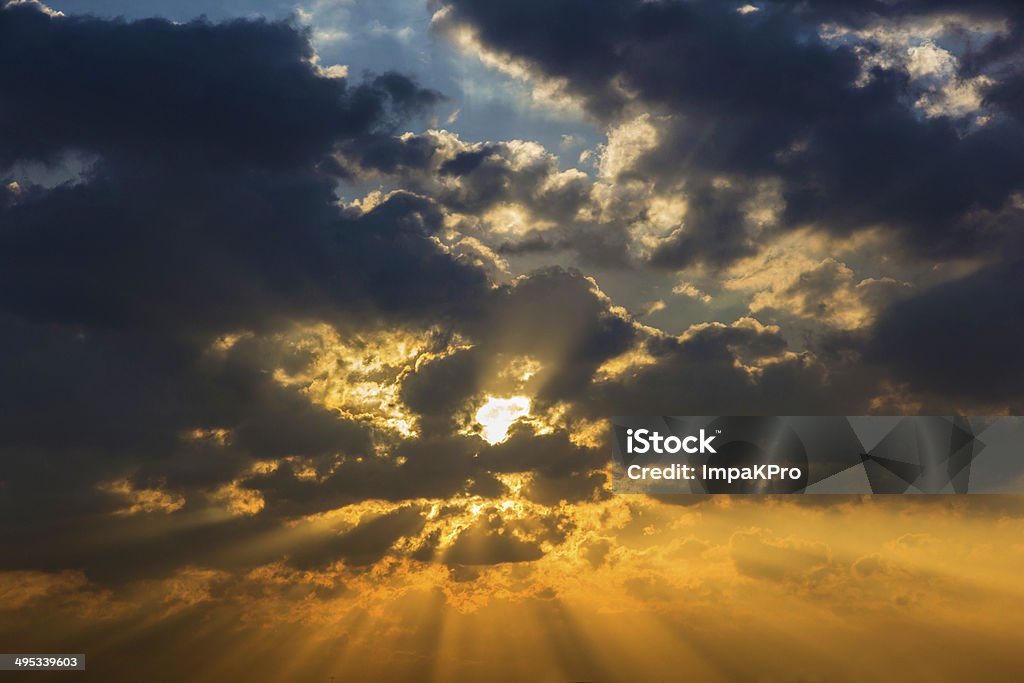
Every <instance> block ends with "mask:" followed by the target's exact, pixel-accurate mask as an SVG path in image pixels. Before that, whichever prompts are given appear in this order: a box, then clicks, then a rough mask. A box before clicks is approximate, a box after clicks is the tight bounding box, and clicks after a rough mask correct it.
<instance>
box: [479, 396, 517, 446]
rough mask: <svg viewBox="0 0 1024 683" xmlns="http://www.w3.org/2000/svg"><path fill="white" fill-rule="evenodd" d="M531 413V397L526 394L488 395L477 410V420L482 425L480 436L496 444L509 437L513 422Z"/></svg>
mask: <svg viewBox="0 0 1024 683" xmlns="http://www.w3.org/2000/svg"><path fill="white" fill-rule="evenodd" d="M529 414H530V399H529V398H527V397H526V396H510V397H508V398H497V397H495V396H488V397H487V400H486V401H485V402H484V404H483V405H482V406H480V409H479V410H477V411H476V422H477V424H479V425H480V427H481V431H480V438H482V439H483V440H484V441H486V442H487V443H489V444H491V445H494V444H496V443H501V442H502V441H504V440H505V439H507V438H508V430H509V428H510V427H511V426H512V423H513V422H515V421H516V420H518V419H519V418H521V417H526V416H527V415H529Z"/></svg>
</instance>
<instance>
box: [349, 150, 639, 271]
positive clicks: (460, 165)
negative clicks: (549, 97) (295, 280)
mask: <svg viewBox="0 0 1024 683" xmlns="http://www.w3.org/2000/svg"><path fill="white" fill-rule="evenodd" d="M340 152H341V165H342V168H343V169H345V172H348V173H351V174H353V175H358V176H369V177H375V176H376V175H377V174H384V175H386V176H390V177H391V178H392V179H393V180H394V181H396V182H398V183H400V184H401V185H402V186H403V187H405V188H407V189H409V190H411V191H414V192H417V193H421V194H426V195H428V196H430V197H432V198H434V199H435V200H436V201H437V202H438V203H440V204H441V205H442V206H444V207H445V209H447V210H448V211H450V212H454V213H457V214H462V215H465V216H469V217H472V218H477V217H481V216H484V215H485V214H486V213H487V212H488V211H491V210H492V209H495V208H496V207H502V206H513V207H516V208H519V209H522V210H523V212H524V213H525V214H527V216H528V217H527V218H526V219H525V220H524V221H523V225H522V226H517V227H516V229H515V230H513V233H514V234H511V235H505V236H502V234H501V233H502V229H501V228H500V227H498V229H497V232H492V230H494V226H493V225H491V226H482V225H480V224H460V225H459V230H460V231H462V232H464V233H465V234H467V235H470V236H472V237H475V238H478V239H480V240H481V241H483V242H485V243H486V244H488V245H491V246H493V247H494V248H495V249H496V250H497V251H498V252H499V253H501V254H505V255H508V254H522V253H531V252H534V253H535V252H539V251H561V250H572V251H574V252H575V253H576V254H578V255H579V256H580V257H581V259H582V261H583V262H585V263H588V264H595V265H603V266H612V267H621V266H623V265H625V264H626V263H627V262H628V256H627V253H626V248H625V246H626V242H627V241H628V235H627V233H626V224H625V223H624V222H623V221H604V222H601V223H600V224H598V223H595V222H594V221H593V219H592V218H587V217H581V214H592V213H593V212H594V211H595V209H596V207H595V205H594V202H593V197H592V193H593V186H594V181H593V179H592V178H591V177H589V176H587V175H586V174H584V173H583V172H581V171H579V170H578V169H572V170H569V171H563V170H562V169H561V168H560V167H559V159H558V157H557V156H555V155H554V154H552V153H550V152H548V151H546V150H544V149H543V148H541V147H540V146H538V145H536V144H533V143H525V144H524V143H523V142H522V141H516V140H514V141H507V142H482V143H467V142H465V141H463V140H461V139H460V138H458V137H457V136H455V135H453V134H451V133H448V132H446V131H429V132H427V133H424V134H421V135H412V134H406V135H402V136H400V137H396V136H386V135H379V134H378V135H374V136H372V139H371V141H369V142H368V141H367V140H362V139H361V140H358V141H356V142H355V143H353V144H349V145H342V146H341V149H340ZM536 225H543V226H544V229H543V230H541V229H538V228H536V227H534V226H536ZM520 233H521V234H520Z"/></svg>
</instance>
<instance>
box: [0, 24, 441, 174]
mask: <svg viewBox="0 0 1024 683" xmlns="http://www.w3.org/2000/svg"><path fill="white" fill-rule="evenodd" d="M313 56H314V53H313V50H312V47H311V46H310V43H309V38H308V35H307V34H306V33H305V32H304V31H303V30H300V29H299V28H297V27H296V26H295V25H292V24H289V23H280V22H266V21H241V20H236V21H231V22H227V23H222V24H209V23H206V22H203V21H196V22H192V23H189V24H185V25H175V24H172V23H170V22H168V21H165V20H158V19H151V20H144V21H138V22H131V23H128V22H124V21H104V20H99V19H94V18H89V17H75V16H72V17H65V18H58V17H52V16H49V15H47V14H45V13H43V12H41V11H39V10H38V9H37V8H36V7H35V6H33V5H32V4H14V5H6V6H5V7H4V8H3V11H2V12H0V61H2V62H3V64H4V69H3V71H2V72H0V97H3V100H4V102H5V106H4V108H3V110H2V111H0V128H3V129H4V130H6V131H12V132H14V131H16V134H14V135H5V136H4V137H3V139H2V140H0V167H2V166H4V165H7V164H9V163H11V162H13V161H16V160H24V159H52V158H53V157H54V155H56V154H58V153H60V152H61V151H64V150H66V149H68V148H79V149H87V150H91V151H97V152H100V153H102V154H105V155H111V156H119V155H122V154H123V155H127V156H129V157H131V158H133V159H134V160H135V161H136V162H138V161H139V160H141V159H145V158H146V157H148V156H150V155H156V156H157V158H156V159H153V161H154V162H157V163H159V164H160V166H161V167H166V166H167V165H168V164H169V163H182V164H197V163H200V162H201V163H203V164H225V165H229V166H232V167H246V166H257V167H276V166H286V167H293V166H294V165H296V164H302V163H307V162H309V161H315V160H317V159H318V158H319V157H321V156H323V155H324V154H326V153H327V152H329V150H330V147H331V145H332V144H333V143H335V142H339V141H341V140H345V139H351V138H354V137H357V136H360V135H363V134H367V133H370V132H373V131H379V130H384V129H387V128H389V127H392V126H394V125H395V124H396V123H397V122H398V121H399V120H401V119H402V118H403V117H405V116H408V115H409V114H414V113H417V112H418V111H421V110H422V108H423V107H425V106H430V105H432V104H434V103H436V102H437V101H438V99H439V97H440V95H439V94H438V93H436V92H433V91H429V90H423V89H421V88H419V87H417V86H416V85H415V83H413V82H412V81H410V80H409V79H408V78H407V77H405V76H401V75H398V74H385V75H382V76H378V77H376V78H373V79H372V80H370V81H368V82H366V83H363V84H360V85H356V86H352V85H351V84H350V83H349V82H348V80H347V79H344V78H323V77H321V76H320V75H319V74H318V73H317V70H316V68H315V67H314V66H313V64H312V63H311V62H310V60H311V59H312V58H313Z"/></svg>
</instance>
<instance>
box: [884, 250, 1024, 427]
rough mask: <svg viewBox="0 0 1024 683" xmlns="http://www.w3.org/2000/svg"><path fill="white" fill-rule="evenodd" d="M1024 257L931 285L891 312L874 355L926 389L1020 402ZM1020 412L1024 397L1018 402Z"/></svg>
mask: <svg viewBox="0 0 1024 683" xmlns="http://www.w3.org/2000/svg"><path fill="white" fill-rule="evenodd" d="M1022 311H1024V262H1020V261H1018V262H1016V263H1010V264H1007V265H1005V266H1000V267H997V268H993V269H988V270H983V271H981V272H979V273H977V274H975V275H971V276H969V277H966V278H964V279H962V280H955V281H953V282H949V283H946V284H943V285H939V286H938V287H935V288H933V289H930V290H928V291H926V292H924V293H922V294H920V295H919V296H917V297H915V298H912V299H908V300H906V301H902V302H900V303H897V304H895V305H894V306H892V307H891V308H890V309H889V310H888V311H886V312H885V314H884V315H883V317H882V318H881V320H880V321H879V323H878V325H877V329H876V331H875V334H874V336H873V338H872V339H871V341H870V343H869V344H870V353H869V355H870V357H871V359H872V360H873V361H875V362H878V363H882V364H885V365H887V366H888V367H889V368H890V369H891V371H892V372H893V374H894V375H895V376H896V377H897V378H899V379H902V380H905V381H909V382H911V383H913V385H914V386H918V387H921V388H922V389H924V390H928V391H932V392H935V393H938V394H944V395H948V396H957V397H963V398H967V399H973V400H977V401H1004V400H1005V401H1019V400H1020V398H1021V396H1022V390H1021V378H1022V377H1024V355H1022V353H1021V349H1022V348H1024V320H1022V317H1021V312H1022ZM1015 407H1016V409H1017V410H1016V412H1018V413H1019V411H1020V404H1019V403H1017V404H1016V406H1015Z"/></svg>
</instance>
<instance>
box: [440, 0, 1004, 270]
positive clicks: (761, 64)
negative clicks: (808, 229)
mask: <svg viewBox="0 0 1024 683" xmlns="http://www.w3.org/2000/svg"><path fill="white" fill-rule="evenodd" d="M446 5H447V6H448V7H449V8H450V13H449V14H448V15H446V16H445V21H446V22H449V23H450V24H457V23H465V24H469V25H470V26H472V27H473V28H474V29H475V30H476V31H477V33H478V35H479V36H480V38H481V40H482V41H483V43H484V44H485V45H486V46H488V47H489V48H490V49H494V50H497V51H498V52H501V53H504V54H509V55H512V56H514V57H516V58H519V59H525V60H526V61H527V62H528V63H530V64H532V65H533V66H534V67H535V68H536V69H537V70H538V71H539V72H540V73H542V74H543V75H545V76H548V77H553V78H558V79H564V81H565V83H566V84H567V85H566V87H567V89H568V90H569V92H571V93H573V94H575V95H577V96H579V97H580V98H582V100H583V102H584V104H585V106H586V107H587V109H588V110H589V112H590V113H591V114H592V115H593V116H595V117H597V118H598V119H599V120H601V121H604V122H606V123H609V124H610V123H614V122H616V121H619V120H621V119H622V118H623V117H624V116H631V115H635V112H636V111H638V110H639V111H651V112H654V113H658V114H661V115H664V116H666V117H668V119H666V121H667V123H664V124H662V125H663V130H662V133H661V135H662V139H661V141H660V144H659V145H658V146H657V147H656V148H655V149H654V150H652V151H650V152H648V153H646V154H645V155H644V156H643V157H642V158H641V159H640V160H639V162H638V163H637V164H635V166H634V168H633V169H632V170H631V174H632V175H635V176H636V177H638V178H642V179H651V180H653V181H654V182H656V183H657V184H659V185H662V186H663V187H664V188H667V189H670V190H671V189H672V188H673V187H675V185H676V184H677V183H679V182H685V184H686V189H685V192H686V193H687V194H689V195H690V199H691V201H692V202H693V203H694V205H695V206H696V207H697V208H698V210H699V212H698V213H697V214H696V215H695V216H691V217H690V219H689V220H688V222H687V225H686V227H687V235H686V236H683V235H682V234H681V233H680V234H679V235H677V236H676V237H675V238H673V239H671V240H670V241H669V242H668V243H666V244H664V245H662V248H661V249H659V250H657V251H655V253H654V255H653V261H654V262H655V263H656V264H657V265H660V266H666V267H683V266H687V265H690V264H692V263H695V262H696V263H700V262H706V263H711V264H714V265H721V264H722V263H724V262H729V261H731V260H734V259H735V258H737V257H739V256H743V255H745V254H746V253H749V250H750V244H749V240H750V238H751V235H750V234H749V231H748V230H745V229H742V227H741V225H740V221H738V219H737V217H736V216H735V215H730V214H729V212H728V210H727V209H725V208H716V207H727V206H728V205H730V204H731V205H735V203H736V196H735V194H736V192H737V190H738V189H739V190H742V188H743V187H744V185H745V184H747V183H750V182H753V181H754V180H757V179H763V178H777V179H780V180H781V181H782V182H783V185H782V189H781V192H782V198H783V199H784V200H785V210H784V212H783V216H782V223H783V226H784V227H792V226H796V225H802V224H807V223H810V224H813V225H815V226H817V227H819V228H822V229H825V230H830V231H834V232H839V233H846V232H849V231H851V230H855V229H858V228H863V227H867V226H873V225H883V226H886V227H888V228H891V229H892V230H894V231H897V232H898V233H899V234H900V235H901V236H902V238H903V239H904V240H906V241H907V242H908V243H909V244H910V245H912V246H913V247H914V248H915V249H916V250H918V252H919V253H927V254H932V255H942V256H949V255H953V254H956V255H960V254H962V253H964V252H972V251H973V252H979V251H980V252H989V253H991V252H992V251H993V250H994V248H996V245H998V244H999V243H1000V241H1001V238H1003V237H1005V235H1001V234H999V233H995V234H994V233H993V231H992V230H987V229H986V228H987V227H989V226H985V225H981V226H979V225H976V224H974V223H973V222H972V216H973V215H974V212H976V211H977V210H978V209H983V210H988V211H998V210H999V209H1000V208H1002V207H1004V206H1005V205H1006V204H1007V203H1008V199H1009V197H1010V196H1011V194H1012V193H1013V192H1014V191H1015V190H1018V189H1019V188H1021V187H1022V185H1024V128H1022V126H1021V124H1020V122H1019V121H1017V120H1015V119H1013V118H1012V117H1009V116H1003V115H1001V112H1003V111H1007V112H1011V111H1012V109H1013V106H1012V101H1013V97H1012V96H1010V95H1005V96H1004V95H1001V92H1002V91H1001V90H1000V88H1004V87H1009V88H1011V89H1012V87H1013V86H1012V83H1013V82H1014V79H1015V78H1017V77H1018V75H1019V69H1020V67H1019V63H1018V64H1016V65H1011V66H1009V67H1007V68H1010V70H1011V73H1010V74H1005V73H1004V74H1000V75H999V76H1000V79H1001V82H1004V85H1002V86H994V87H993V90H992V91H991V93H992V94H991V95H990V97H989V103H990V105H991V106H992V107H993V108H994V114H995V115H994V116H993V118H992V120H991V121H989V123H988V124H987V125H985V126H981V127H980V128H977V129H974V130H971V131H970V132H966V133H965V127H966V126H967V124H966V122H964V121H961V120H959V119H957V118H956V117H954V116H952V115H944V116H937V117H933V118H927V117H925V116H924V114H923V113H922V112H921V111H920V110H917V109H915V107H914V106H913V103H914V102H915V101H916V100H917V99H918V96H919V94H920V93H919V92H918V91H917V90H916V89H915V88H916V86H915V85H914V84H913V83H912V82H911V79H910V78H909V76H908V75H907V73H906V72H905V71H903V70H900V69H896V68H892V69H883V68H881V67H876V68H874V70H873V71H872V72H871V73H870V74H869V79H868V82H867V83H866V84H861V83H860V82H859V79H860V77H861V72H862V67H861V63H860V60H859V59H858V55H857V54H856V53H855V51H854V49H853V47H852V46H851V45H848V44H843V43H836V44H833V43H830V42H826V41H825V40H824V39H822V38H820V37H819V35H818V27H819V25H820V23H821V22H823V21H826V20H829V21H840V22H848V23H854V24H867V23H870V22H871V21H877V20H879V19H880V18H890V19H893V18H899V17H909V16H915V15H917V14H936V13H941V12H947V11H952V10H956V11H958V12H960V13H967V14H970V13H973V12H978V13H979V14H980V15H984V16H996V17H1002V18H1012V16H1013V15H1014V14H1019V8H1016V9H1015V8H1014V6H1013V5H1011V4H1010V3H984V4H981V5H979V6H978V7H977V8H975V6H974V4H973V3H959V4H956V3H938V4H935V3H854V4H849V3H766V4H763V5H762V6H761V10H760V11H757V12H753V13H746V14H744V13H740V12H737V11H736V6H735V5H733V4H731V3H722V2H711V1H709V2H641V1H639V0H605V1H602V2H591V1H590V0H559V1H556V2H517V3H491V2H483V1H478V0H454V1H453V2H450V3H446ZM537 26H544V27H545V30H543V31H538V30H536V27H537ZM866 49H868V50H869V51H872V50H874V51H877V50H878V49H880V48H879V46H877V45H874V44H873V43H871V42H870V40H869V41H868V42H867V44H866ZM1006 84H1008V85H1006ZM720 175H725V176H729V177H731V178H732V183H731V185H730V186H729V188H728V189H723V188H722V187H721V186H718V185H716V184H714V183H711V182H709V181H711V180H713V179H714V178H716V177H717V176H720ZM732 210H733V211H735V209H732Z"/></svg>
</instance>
